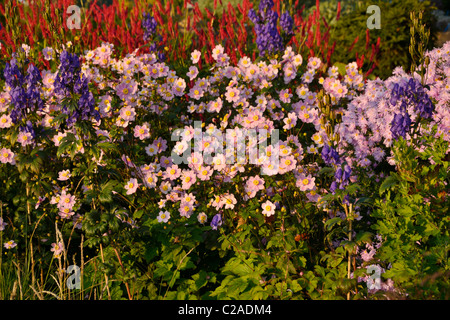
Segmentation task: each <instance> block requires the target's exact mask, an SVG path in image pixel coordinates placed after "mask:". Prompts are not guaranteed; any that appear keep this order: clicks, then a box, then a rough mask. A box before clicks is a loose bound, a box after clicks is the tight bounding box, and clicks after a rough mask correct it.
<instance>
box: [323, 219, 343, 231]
mask: <svg viewBox="0 0 450 320" xmlns="http://www.w3.org/2000/svg"><path fill="white" fill-rule="evenodd" d="M342 221H343V220H342V219H341V218H339V217H334V218H331V219H328V220H327V221H326V222H325V228H326V229H327V230H328V231H329V230H331V228H332V227H333V226H334V225H335V224H341V222H342Z"/></svg>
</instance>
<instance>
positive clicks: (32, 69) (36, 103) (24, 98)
mask: <svg viewBox="0 0 450 320" xmlns="http://www.w3.org/2000/svg"><path fill="white" fill-rule="evenodd" d="M25 63H28V61H25ZM3 75H4V77H5V82H6V84H7V85H8V86H9V87H10V89H11V90H10V93H9V94H10V96H11V105H12V106H13V109H12V110H11V113H10V117H11V120H12V122H13V123H14V124H16V123H18V122H20V121H21V120H22V119H23V118H24V117H25V116H26V113H27V112H31V111H33V110H35V108H36V107H37V108H38V110H42V108H43V107H44V103H43V101H42V99H41V95H40V93H39V86H38V83H39V81H41V80H42V77H41V74H40V72H39V70H38V69H37V68H36V66H34V65H32V64H30V65H29V66H28V70H27V75H26V76H24V75H23V74H22V72H21V70H20V68H19V66H18V62H17V60H16V59H15V58H13V59H11V61H10V62H9V63H6V66H5V69H4V70H3Z"/></svg>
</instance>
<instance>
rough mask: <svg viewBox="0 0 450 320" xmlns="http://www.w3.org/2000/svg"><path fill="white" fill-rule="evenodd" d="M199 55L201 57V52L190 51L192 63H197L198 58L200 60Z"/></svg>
mask: <svg viewBox="0 0 450 320" xmlns="http://www.w3.org/2000/svg"><path fill="white" fill-rule="evenodd" d="M200 57H201V52H200V51H198V50H194V51H193V52H192V53H191V60H192V63H194V64H195V63H197V62H198V60H200Z"/></svg>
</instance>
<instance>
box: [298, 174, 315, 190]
mask: <svg viewBox="0 0 450 320" xmlns="http://www.w3.org/2000/svg"><path fill="white" fill-rule="evenodd" d="M315 179H316V178H313V177H311V175H308V176H305V175H300V176H299V178H298V179H297V182H296V184H295V185H296V186H297V187H298V188H299V189H300V191H308V190H313V189H314V188H315V184H314V180H315Z"/></svg>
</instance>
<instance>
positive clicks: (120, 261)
mask: <svg viewBox="0 0 450 320" xmlns="http://www.w3.org/2000/svg"><path fill="white" fill-rule="evenodd" d="M191 251H192V250H191ZM114 252H115V253H116V256H117V259H118V260H119V264H120V267H121V268H122V272H123V274H124V275H125V268H124V266H123V263H122V259H120V255H119V252H117V248H114ZM124 282H125V287H126V288H127V293H128V299H129V300H133V296H132V295H131V293H130V287H129V286H128V282H127V281H124Z"/></svg>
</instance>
